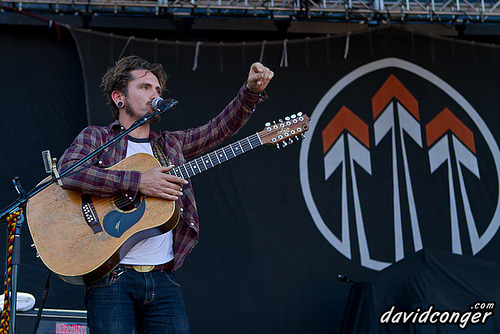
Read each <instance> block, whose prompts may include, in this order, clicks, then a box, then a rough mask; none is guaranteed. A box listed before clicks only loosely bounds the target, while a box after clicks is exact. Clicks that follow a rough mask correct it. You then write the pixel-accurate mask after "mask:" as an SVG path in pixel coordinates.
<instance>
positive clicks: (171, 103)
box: [151, 97, 179, 112]
mask: <svg viewBox="0 0 500 334" xmlns="http://www.w3.org/2000/svg"><path fill="white" fill-rule="evenodd" d="M177 103H179V101H177V100H174V99H166V100H164V99H162V98H161V97H157V98H156V99H154V100H153V102H151V105H152V106H153V109H154V110H158V111H161V112H165V111H167V110H169V109H172V108H175V106H176V105H177Z"/></svg>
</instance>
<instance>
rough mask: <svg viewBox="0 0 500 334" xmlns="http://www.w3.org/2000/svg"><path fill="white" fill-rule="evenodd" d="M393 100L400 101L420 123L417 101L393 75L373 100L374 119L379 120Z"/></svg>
mask: <svg viewBox="0 0 500 334" xmlns="http://www.w3.org/2000/svg"><path fill="white" fill-rule="evenodd" d="M393 98H396V99H398V101H399V102H401V104H402V105H403V106H404V107H405V108H406V109H408V111H409V112H410V113H411V114H412V115H413V116H414V117H415V118H416V119H417V120H419V121H420V113H419V111H418V101H417V99H415V97H413V95H411V93H410V91H408V89H406V87H405V86H403V84H402V83H401V82H400V81H399V80H398V79H396V77H395V76H394V75H393V74H391V75H390V76H389V78H388V79H387V80H386V81H385V82H384V84H383V85H382V87H380V89H379V90H378V92H377V93H376V94H375V95H374V96H373V98H372V110H373V119H377V117H378V115H380V113H381V112H382V111H383V110H384V108H385V107H387V104H388V103H389V102H390V101H391V100H392V99H393Z"/></svg>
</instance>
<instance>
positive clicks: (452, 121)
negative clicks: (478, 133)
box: [425, 108, 476, 154]
mask: <svg viewBox="0 0 500 334" xmlns="http://www.w3.org/2000/svg"><path fill="white" fill-rule="evenodd" d="M448 130H450V131H451V132H453V133H454V134H455V136H457V138H458V139H459V140H460V141H461V142H462V143H463V144H464V145H465V146H467V147H468V148H469V149H470V150H471V151H472V152H473V153H474V154H476V146H475V144H474V134H473V133H472V131H471V130H470V129H469V128H468V127H466V126H465V124H464V123H462V122H461V121H460V120H459V119H458V118H457V117H456V116H455V115H453V113H452V112H451V111H450V110H449V109H448V108H444V110H443V111H441V112H440V113H439V115H437V116H436V117H434V119H433V120H432V121H430V122H429V124H427V126H426V127H425V131H426V135H427V146H431V145H432V144H433V143H434V142H435V141H436V140H438V139H439V138H440V137H441V136H442V135H443V134H445V133H446V132H447V131H448Z"/></svg>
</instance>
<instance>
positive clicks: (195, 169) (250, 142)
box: [169, 133, 262, 179]
mask: <svg viewBox="0 0 500 334" xmlns="http://www.w3.org/2000/svg"><path fill="white" fill-rule="evenodd" d="M261 145H262V141H261V140H260V137H259V134H258V133H255V134H253V135H251V136H248V137H246V138H244V139H241V140H238V141H237V142H235V143H232V144H229V145H227V146H224V147H222V148H220V149H218V150H215V151H213V152H210V153H207V154H205V155H202V156H200V157H198V158H196V159H194V160H191V161H188V162H186V163H185V164H183V165H180V166H177V167H175V168H173V169H171V170H170V171H169V174H170V175H175V176H178V177H182V178H183V179H189V178H191V177H193V176H195V175H197V174H200V173H202V172H204V171H206V170H209V169H210V168H212V167H215V166H217V165H220V164H221V163H223V162H226V161H228V160H230V159H232V158H235V157H237V156H238V155H240V154H243V153H245V152H248V151H250V150H253V149H254V148H256V147H259V146H261Z"/></svg>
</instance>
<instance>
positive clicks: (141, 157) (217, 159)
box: [26, 113, 309, 284]
mask: <svg viewBox="0 0 500 334" xmlns="http://www.w3.org/2000/svg"><path fill="white" fill-rule="evenodd" d="M308 123H309V117H307V115H303V114H302V113H298V114H297V115H291V116H290V117H286V118H285V120H280V121H279V122H278V123H276V122H274V124H271V123H266V127H265V128H264V129H263V130H262V131H260V132H258V133H255V134H253V135H251V136H248V137H246V138H244V139H241V140H239V141H237V142H235V143H232V144H230V145H227V146H225V147H223V148H221V149H218V150H215V151H213V152H210V153H208V154H205V155H202V156H200V157H198V158H196V159H194V160H191V161H189V162H186V163H185V164H183V165H181V166H177V167H174V168H173V169H171V170H170V171H169V173H170V174H172V175H176V176H179V177H182V178H184V179H189V178H191V177H193V176H194V175H197V174H199V173H202V172H204V171H206V170H208V169H210V168H212V167H215V166H217V165H219V164H221V163H223V162H226V161H228V160H230V159H232V158H235V157H237V156H238V155H240V154H243V153H245V152H248V151H250V150H252V149H254V148H257V147H259V146H261V145H264V144H273V145H277V146H278V148H279V147H280V145H281V147H283V146H286V145H287V144H288V143H291V142H292V141H293V140H292V138H299V137H301V136H303V133H304V132H306V131H307V130H308V128H309V125H308ZM157 166H160V164H159V162H158V161H157V160H156V159H155V158H154V157H153V156H151V155H149V154H145V153H138V154H134V155H132V156H130V157H128V158H126V159H124V160H122V161H120V162H119V163H117V164H116V165H114V166H112V167H109V169H112V170H137V171H140V172H145V171H148V170H149V169H151V168H154V167H157ZM49 179H50V177H47V178H46V179H45V180H43V181H42V182H45V181H47V180H49ZM26 215H27V220H28V227H29V230H30V233H31V236H32V238H33V241H34V243H35V247H36V249H37V251H38V254H39V255H40V258H41V259H42V261H43V263H44V264H45V265H46V266H47V267H48V268H49V269H50V270H51V271H53V272H54V273H56V274H57V275H59V276H60V277H61V278H62V279H63V280H64V281H66V282H68V283H72V284H85V283H90V282H93V281H95V280H97V279H99V278H101V277H104V276H106V275H107V274H108V273H110V272H111V271H112V270H113V269H114V268H115V267H116V266H117V265H118V264H119V263H120V261H121V259H123V257H124V256H125V255H126V254H127V252H128V251H130V249H131V248H132V247H133V246H134V245H135V244H137V243H138V242H139V241H141V240H143V239H145V238H149V237H152V236H156V235H159V234H162V233H166V232H168V231H170V230H171V229H173V228H174V227H175V226H176V224H177V222H178V221H179V216H180V215H179V206H178V203H177V202H175V201H168V200H163V199H159V198H154V197H146V196H143V195H141V194H139V195H138V196H137V197H136V198H134V199H131V198H127V197H126V196H124V195H123V196H122V195H120V196H115V197H97V196H90V195H88V194H82V193H79V192H75V191H71V190H65V189H63V188H61V187H60V186H58V185H56V184H54V183H53V184H52V185H50V186H49V187H47V188H46V189H44V190H43V191H41V192H40V193H38V194H37V195H35V196H33V197H32V198H31V199H30V201H29V202H28V204H27V208H26Z"/></svg>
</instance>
